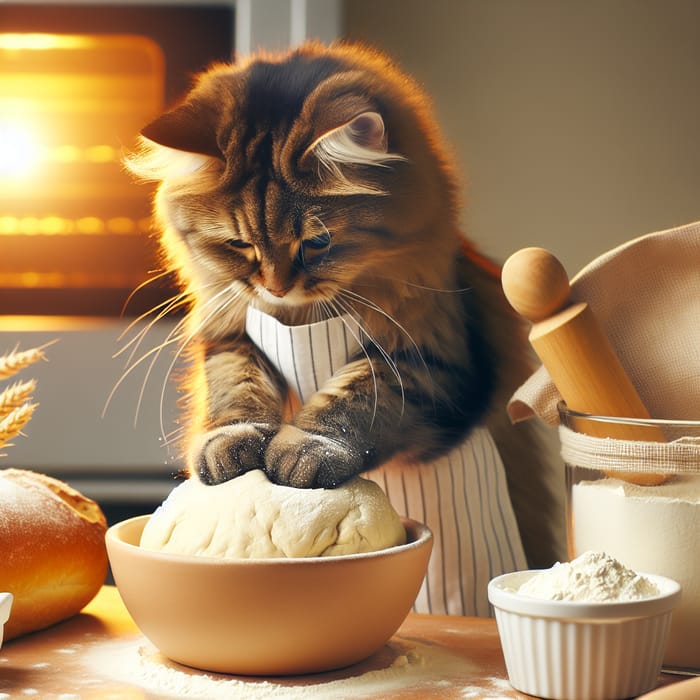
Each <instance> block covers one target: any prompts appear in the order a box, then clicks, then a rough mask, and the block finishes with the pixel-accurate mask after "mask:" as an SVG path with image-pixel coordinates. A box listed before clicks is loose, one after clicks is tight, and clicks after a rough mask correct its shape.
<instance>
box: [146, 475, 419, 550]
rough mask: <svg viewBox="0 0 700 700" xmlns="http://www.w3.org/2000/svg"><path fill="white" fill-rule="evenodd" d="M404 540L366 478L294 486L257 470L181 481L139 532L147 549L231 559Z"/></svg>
mask: <svg viewBox="0 0 700 700" xmlns="http://www.w3.org/2000/svg"><path fill="white" fill-rule="evenodd" d="M405 541H406V533H405V530H404V528H403V525H402V523H401V520H400V518H399V516H398V514H397V513H396V511H395V510H394V509H393V508H392V506H391V504H390V503H389V500H388V498H387V497H386V495H385V493H384V492H383V491H382V489H381V488H380V487H379V486H378V485H377V484H375V483H374V482H372V481H368V480H367V479H362V478H361V477H356V478H354V479H352V480H351V481H349V482H347V483H345V484H343V485H342V486H340V487H338V488H336V489H320V488H319V489H297V488H292V487H290V486H279V485H278V484H273V483H271V482H270V481H269V480H268V478H267V476H266V475H265V473H264V472H262V471H260V470H256V471H251V472H247V473H246V474H243V475H242V476H239V477H236V478H235V479H231V480H230V481H227V482H224V483H222V484H218V485H216V486H206V485H205V484H202V483H201V482H200V481H199V480H198V479H194V478H193V479H189V480H188V481H185V482H184V483H182V484H180V485H179V486H177V487H176V488H175V489H173V491H172V492H171V493H170V495H169V496H168V498H167V499H166V500H165V501H164V502H163V504H162V505H161V506H160V507H159V508H158V509H157V510H156V511H155V513H154V514H153V516H152V517H151V518H150V520H149V521H148V523H147V525H146V527H145V529H144V531H143V535H142V536H141V546H142V547H144V548H146V549H151V550H159V551H162V552H169V553H173V554H190V555H202V556H210V557H219V558H229V559H231V558H235V559H240V558H244V559H249V558H269V557H317V556H332V555H340V554H353V553H358V552H371V551H376V550H379V549H385V548H386V547H391V546H394V545H397V544H403V543H404V542H405Z"/></svg>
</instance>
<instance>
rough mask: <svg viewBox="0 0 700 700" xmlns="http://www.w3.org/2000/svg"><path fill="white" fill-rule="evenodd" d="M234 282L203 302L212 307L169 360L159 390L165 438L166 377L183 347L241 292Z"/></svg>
mask: <svg viewBox="0 0 700 700" xmlns="http://www.w3.org/2000/svg"><path fill="white" fill-rule="evenodd" d="M234 284H235V283H232V284H230V285H228V286H227V287H225V288H224V289H222V290H221V291H219V292H217V293H216V294H215V295H214V296H213V297H211V298H210V299H208V300H207V301H206V302H205V304H204V305H203V308H205V309H206V307H207V306H210V305H211V306H213V308H212V309H210V310H209V311H208V312H207V313H206V315H205V316H204V317H202V318H200V319H199V322H198V324H197V326H196V327H194V328H190V329H189V332H188V333H187V334H186V337H184V340H182V342H180V346H179V348H178V350H177V352H176V353H175V354H174V356H173V358H172V361H171V362H170V365H169V367H168V369H167V371H166V373H165V379H164V380H163V386H162V388H161V392H160V430H161V436H162V437H163V439H166V433H165V425H164V420H163V407H164V405H165V392H166V389H167V385H168V379H169V378H170V375H171V374H172V372H173V369H174V368H175V365H176V364H177V362H178V360H179V359H180V357H181V356H182V353H183V352H184V351H185V348H186V347H187V346H188V345H189V344H190V343H191V342H192V340H193V339H194V338H196V337H197V336H198V335H199V333H200V332H201V329H202V328H203V327H204V326H205V325H206V324H207V323H208V322H209V321H210V320H211V319H212V318H214V317H215V316H216V315H217V314H219V313H221V312H223V311H224V310H225V309H226V308H227V307H228V306H230V305H231V304H233V303H234V302H235V301H236V300H237V299H238V298H239V297H240V296H241V295H242V294H243V292H242V290H240V289H236V288H235V286H234ZM226 295H228V296H226ZM221 297H225V298H224V299H223V301H221ZM219 302H221V303H219ZM215 304H216V305H215ZM184 335H185V334H183V336H184ZM183 336H181V337H180V339H182V337H183Z"/></svg>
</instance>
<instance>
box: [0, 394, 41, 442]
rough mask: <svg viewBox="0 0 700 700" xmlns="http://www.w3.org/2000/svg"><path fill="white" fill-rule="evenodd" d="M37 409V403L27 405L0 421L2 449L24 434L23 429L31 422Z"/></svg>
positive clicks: (16, 409)
mask: <svg viewBox="0 0 700 700" xmlns="http://www.w3.org/2000/svg"><path fill="white" fill-rule="evenodd" d="M36 407H37V404H35V403H25V404H23V405H22V406H19V407H18V408H15V409H13V410H12V411H10V412H9V413H8V414H7V415H6V416H5V417H4V418H3V419H2V420H0V447H3V446H5V445H6V444H7V441H8V440H11V439H12V438H13V437H16V436H17V435H19V434H20V433H21V432H22V428H24V426H25V425H26V424H27V423H28V422H29V419H30V418H31V417H32V414H33V413H34V409H35V408H36Z"/></svg>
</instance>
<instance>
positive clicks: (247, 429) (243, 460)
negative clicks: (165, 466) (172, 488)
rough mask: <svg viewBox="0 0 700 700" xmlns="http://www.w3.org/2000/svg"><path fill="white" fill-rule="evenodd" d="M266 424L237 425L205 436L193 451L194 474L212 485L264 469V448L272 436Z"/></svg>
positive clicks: (222, 428) (207, 433)
mask: <svg viewBox="0 0 700 700" xmlns="http://www.w3.org/2000/svg"><path fill="white" fill-rule="evenodd" d="M272 432H273V431H272V430H271V428H270V427H269V426H267V425H261V424H257V423H235V424H233V425H225V426H222V427H220V428H216V429H214V430H210V431H208V432H206V433H204V434H203V435H202V436H201V438H200V439H199V441H198V445H197V446H196V447H195V449H194V450H193V451H192V459H191V460H190V463H191V465H192V471H194V472H196V473H197V474H198V475H199V478H200V480H201V481H202V482H203V483H205V484H209V485H214V484H220V483H222V482H224V481H229V480H230V479H233V478H234V477H236V476H239V475H241V474H244V473H245V472H249V471H251V470H253V469H263V468H264V466H265V459H264V457H265V449H266V448H267V445H268V443H269V440H270V436H271V435H272Z"/></svg>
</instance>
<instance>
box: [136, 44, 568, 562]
mask: <svg viewBox="0 0 700 700" xmlns="http://www.w3.org/2000/svg"><path fill="white" fill-rule="evenodd" d="M142 134H143V137H144V138H143V140H142V149H141V151H140V152H139V153H137V154H135V155H134V156H133V157H132V158H131V159H130V162H129V167H130V169H131V170H132V171H133V172H135V173H136V174H137V175H139V176H140V177H142V178H144V179H150V180H154V181H157V182H159V183H160V184H159V188H158V192H157V196H156V214H157V218H158V222H159V225H160V227H161V229H162V247H163V250H164V252H165V256H166V260H167V263H168V265H169V266H170V268H174V269H176V270H177V273H178V275H179V278H180V280H181V282H182V285H183V289H184V290H185V293H186V298H187V301H188V304H189V312H188V325H189V335H188V338H187V343H188V346H189V347H190V349H191V350H192V352H193V357H194V361H193V363H192V364H193V367H194V370H193V373H194V375H195V376H193V377H191V385H190V387H189V389H190V396H191V398H192V406H191V408H190V410H191V417H190V424H191V425H192V434H191V435H190V436H189V438H188V443H187V444H188V447H187V449H188V452H189V467H190V469H191V470H192V471H195V472H197V473H198V474H199V476H200V477H201V479H202V480H203V481H205V482H207V483H212V484H214V483H219V482H222V481H224V480H227V479H231V478H232V477H235V476H236V475H237V474H239V473H241V472H243V471H245V470H249V469H254V468H262V469H265V470H266V472H267V473H268V475H269V477H270V478H271V479H272V480H274V481H276V482H279V483H283V484H289V485H292V486H296V487H312V486H324V487H334V486H336V485H338V484H340V483H342V482H343V481H345V480H347V479H349V478H350V477H352V476H354V475H356V474H358V473H360V472H362V471H365V470H369V469H372V467H374V466H376V465H378V464H380V463H382V462H383V461H385V460H387V459H389V458H391V457H393V456H395V455H397V454H399V453H400V454H403V455H404V456H406V457H407V458H409V459H413V460H416V461H424V460H429V459H432V458H434V457H436V456H438V455H441V454H443V453H445V452H447V451H448V450H449V449H450V448H451V447H452V446H453V445H455V444H456V443H457V442H459V441H461V439H462V438H463V437H464V436H465V434H466V433H467V432H468V431H469V430H470V428H472V427H473V426H474V425H476V424H478V423H481V422H487V423H488V425H489V427H490V428H491V430H492V433H493V435H494V438H495V439H496V442H497V444H498V446H499V449H500V451H501V453H502V456H503V459H504V462H505V463H506V469H507V475H508V483H509V489H510V491H511V498H512V501H513V505H514V509H515V512H516V516H517V518H518V520H519V525H520V528H521V531H522V537H523V543H524V546H525V549H526V552H527V553H528V555H529V559H530V562H531V563H532V564H533V565H549V564H551V563H552V561H554V560H555V559H556V558H557V557H559V556H561V549H560V548H561V538H560V536H559V534H560V533H559V532H558V528H557V527H556V526H555V523H556V522H557V521H560V510H559V508H560V504H559V503H558V495H557V494H556V493H555V492H554V491H555V489H554V488H553V486H552V484H553V483H555V482H553V481H552V475H551V473H550V472H548V471H547V470H546V469H545V468H544V467H543V466H542V465H541V464H538V458H539V456H540V450H541V446H540V444H539V443H538V442H536V441H534V440H533V435H532V428H531V427H530V426H511V425H510V423H509V421H508V419H507V417H506V414H505V404H506V401H507V399H508V397H509V396H510V393H511V392H512V390H513V389H514V388H515V387H516V386H517V385H518V384H519V383H520V382H521V381H523V379H524V378H525V377H526V376H528V374H529V373H530V371H531V366H530V364H529V363H530V359H529V353H528V349H527V343H526V341H525V339H524V335H523V329H522V328H521V326H520V324H519V321H518V320H516V319H515V317H514V315H513V314H512V313H511V311H510V309H509V307H508V305H507V303H506V302H505V301H504V299H503V296H502V293H501V288H500V281H499V278H498V274H497V271H496V273H494V270H493V269H489V268H490V266H489V264H485V261H484V259H483V258H481V257H480V256H478V255H477V254H475V253H473V252H472V249H471V247H470V246H468V245H467V244H466V242H465V241H464V240H463V239H462V238H460V236H459V234H458V223H457V221H458V202H457V191H458V182H457V177H456V173H455V170H454V167H453V165H452V163H451V158H450V155H449V152H448V150H447V149H446V147H445V146H444V145H443V143H442V141H441V137H440V136H439V133H438V129H437V126H436V122H435V119H434V117H433V115H432V113H431V108H430V105H429V103H428V100H427V98H426V96H425V95H424V94H423V92H422V91H421V90H420V89H419V88H418V86H417V85H416V84H415V83H414V82H413V81H412V80H411V79H410V78H409V77H408V76H407V75H405V74H404V73H403V72H401V71H400V70H399V69H398V68H397V67H396V65H394V64H393V63H392V62H391V61H390V60H389V59H388V58H387V57H385V56H384V55H382V54H380V53H378V52H376V51H374V50H370V49H368V48H366V47H359V46H357V45H348V44H339V45H335V46H332V47H324V46H321V45H318V44H308V45H305V46H303V47H301V48H299V49H297V50H295V51H293V52H291V53H289V54H285V55H282V56H268V55H259V56H255V57H253V58H251V59H249V60H247V61H242V62H239V63H238V64H236V65H216V66H214V67H212V68H211V69H210V70H208V71H207V72H206V73H204V74H203V75H201V76H200V77H199V79H198V80H197V82H196V85H195V86H194V88H193V89H192V91H191V92H190V93H189V94H188V95H187V96H186V98H185V99H184V101H183V102H182V103H181V104H180V105H179V106H177V107H175V108H174V109H172V110H171V111H169V112H166V113H165V114H164V115H162V116H161V117H159V118H158V119H156V120H155V121H154V122H153V123H151V124H149V125H148V126H147V127H146V128H145V129H144V130H143V132H142ZM175 303H177V302H175ZM249 304H252V305H255V306H256V307H258V308H259V309H260V310H262V311H264V312H266V313H268V314H270V315H273V316H275V317H276V318H277V319H279V320H280V321H281V322H283V323H285V324H288V325H293V324H300V323H310V322H314V321H317V320H319V319H323V318H326V317H328V316H330V315H339V314H343V313H350V314H352V315H354V316H355V317H356V318H358V319H359V320H360V323H361V325H362V327H363V330H364V331H365V333H366V335H367V337H369V338H370V339H371V342H370V343H368V344H367V346H366V348H365V349H364V351H363V352H362V353H360V354H359V355H358V356H357V357H356V358H354V361H352V362H351V363H350V364H349V365H347V366H346V367H344V368H343V369H342V371H340V372H338V373H336V375H335V376H333V378H332V379H331V381H330V382H328V383H327V384H326V385H325V386H324V387H323V389H322V390H321V391H319V392H318V393H317V394H315V395H314V396H313V397H312V398H311V399H310V400H309V401H308V402H307V403H306V404H305V405H303V406H302V407H301V409H300V410H299V411H298V412H297V413H296V415H294V416H293V418H292V419H291V420H285V407H286V405H287V398H288V397H287V389H286V387H285V383H284V381H283V380H282V379H281V378H280V376H279V375H278V374H277V373H276V371H275V370H274V369H273V368H272V367H271V366H270V365H269V363H268V361H267V360H266V359H265V358H264V357H263V356H262V355H261V354H260V352H259V351H258V350H257V348H256V347H255V346H254V345H253V344H252V343H251V341H250V339H249V338H248V337H247V336H246V333H245V314H246V307H247V306H248V305H249ZM204 387H206V388H204Z"/></svg>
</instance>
